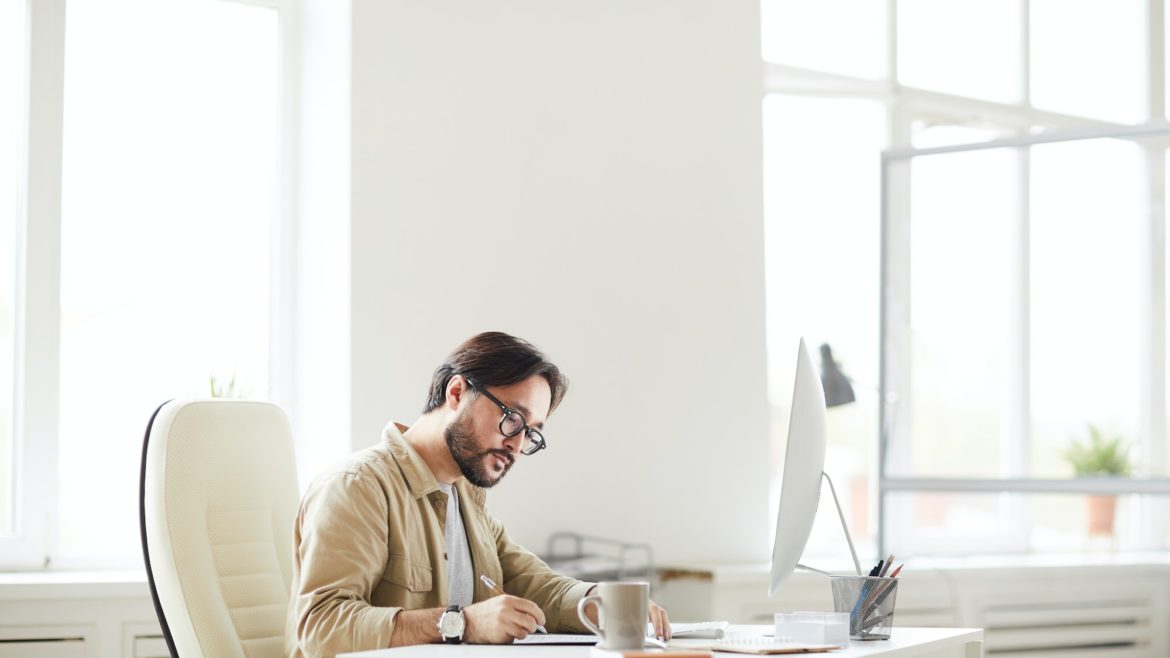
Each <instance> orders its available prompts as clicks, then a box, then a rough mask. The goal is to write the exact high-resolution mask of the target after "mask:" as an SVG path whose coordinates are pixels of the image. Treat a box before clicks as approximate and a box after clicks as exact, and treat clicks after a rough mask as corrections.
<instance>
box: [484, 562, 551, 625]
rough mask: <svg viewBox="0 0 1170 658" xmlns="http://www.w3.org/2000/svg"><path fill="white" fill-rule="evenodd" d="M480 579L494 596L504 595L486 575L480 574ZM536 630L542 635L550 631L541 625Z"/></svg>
mask: <svg viewBox="0 0 1170 658" xmlns="http://www.w3.org/2000/svg"><path fill="white" fill-rule="evenodd" d="M479 579H480V580H481V581H482V582H483V584H484V585H487V588H488V589H489V590H491V593H492V594H495V595H496V596H499V595H501V594H503V593H504V590H502V589H500V586H499V585H497V584H496V581H494V580H492V579H491V578H488V577H487V575H486V574H480V576H479ZM536 630H537V631H539V632H541V633H545V634H547V633H548V631H546V630H544V626H541V625H540V624H537V625H536Z"/></svg>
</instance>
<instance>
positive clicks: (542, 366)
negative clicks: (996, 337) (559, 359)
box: [423, 331, 569, 414]
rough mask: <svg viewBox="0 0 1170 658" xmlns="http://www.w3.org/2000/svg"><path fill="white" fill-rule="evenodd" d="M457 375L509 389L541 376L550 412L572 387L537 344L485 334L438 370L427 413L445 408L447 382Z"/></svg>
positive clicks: (469, 341)
mask: <svg viewBox="0 0 1170 658" xmlns="http://www.w3.org/2000/svg"><path fill="white" fill-rule="evenodd" d="M455 375H463V376H464V377H465V378H468V377H469V378H471V380H472V381H474V382H475V383H476V384H478V385H480V386H508V385H509V384H515V383H516V382H520V381H524V380H525V379H528V378H529V377H531V376H533V375H540V376H542V377H544V378H545V380H547V381H548V387H549V390H550V391H551V394H552V396H551V397H552V399H551V400H550V403H549V408H548V411H549V413H552V411H553V410H554V409H556V408H557V405H558V404H560V403H561V400H562V399H563V398H564V397H565V391H566V390H567V389H568V387H569V380H568V379H566V378H565V376H564V375H563V374H561V371H560V369H559V368H557V367H556V365H554V364H553V363H552V362H551V361H549V360H548V359H547V358H545V356H544V354H543V353H542V352H541V351H540V350H539V349H537V347H536V346H535V345H533V344H532V343H529V342H528V341H526V340H524V339H523V338H516V337H515V336H509V335H508V334H505V333H503V332H500V331H485V332H484V333H482V334H476V335H475V336H472V337H471V338H468V339H467V340H466V341H464V342H463V344H462V345H460V346H459V347H456V348H455V351H453V352H451V354H450V355H448V356H447V359H446V360H445V361H443V365H441V366H439V367H438V368H436V369H435V374H434V377H432V378H431V390H430V392H429V394H428V395H427V404H426V406H425V407H424V408H423V413H424V414H425V413H430V412H431V411H433V410H435V409H438V408H439V407H441V406H442V405H443V400H444V399H445V398H446V397H447V383H448V382H450V381H451V378H452V377H454V376H455Z"/></svg>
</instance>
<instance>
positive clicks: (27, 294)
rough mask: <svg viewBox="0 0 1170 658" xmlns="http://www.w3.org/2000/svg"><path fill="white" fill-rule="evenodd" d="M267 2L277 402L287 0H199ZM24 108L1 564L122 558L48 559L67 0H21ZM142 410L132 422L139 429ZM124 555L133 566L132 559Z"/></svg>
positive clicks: (55, 519)
mask: <svg viewBox="0 0 1170 658" xmlns="http://www.w3.org/2000/svg"><path fill="white" fill-rule="evenodd" d="M204 1H206V2H236V3H240V4H248V5H256V6H261V7H268V8H271V9H273V10H274V11H276V12H277V21H278V28H277V29H278V30H279V35H278V41H279V46H278V47H279V49H280V52H279V54H278V62H279V64H278V66H279V71H278V73H277V75H278V76H279V77H280V80H279V85H280V90H279V98H280V100H279V105H280V107H279V108H277V109H276V110H275V111H274V112H273V116H272V120H273V121H277V122H279V126H278V133H277V134H278V138H277V140H278V142H277V149H276V150H277V152H276V153H273V154H272V157H273V160H272V162H273V166H274V167H276V175H277V181H278V183H277V189H276V191H275V193H274V198H273V213H272V217H271V230H270V249H271V253H270V255H271V261H270V262H271V265H270V269H269V289H270V293H271V294H270V305H269V316H270V327H271V329H270V334H269V353H270V359H269V362H270V366H269V369H270V376H269V381H270V391H269V398H270V399H271V400H272V401H273V402H276V403H277V404H281V405H282V406H287V403H288V402H291V400H292V396H293V392H294V391H293V373H294V370H295V364H294V362H293V359H294V357H295V350H294V338H295V334H294V329H293V322H292V320H293V319H294V318H295V317H296V315H295V308H294V301H295V294H294V292H295V291H294V289H293V282H294V278H293V276H292V275H291V273H292V272H293V270H294V266H295V255H296V238H295V236H296V213H295V207H294V205H295V199H296V196H295V187H294V185H293V182H294V177H295V171H296V166H295V165H296V163H295V159H294V156H295V153H296V148H295V146H296V144H295V139H296V134H297V133H296V118H297V109H296V108H297V106H296V99H297V78H296V72H297V69H296V67H295V62H296V56H297V53H298V51H297V48H298V42H297V39H296V33H295V30H294V28H295V25H296V23H295V14H294V11H293V7H294V6H295V5H294V3H293V1H292V0H204ZM23 4H24V14H25V35H26V38H25V43H24V52H25V61H24V63H23V64H24V74H25V85H24V86H25V90H24V91H25V98H24V100H25V106H26V117H25V123H24V130H22V131H21V133H22V137H23V142H24V143H23V149H22V152H21V153H19V154H17V157H18V158H19V159H20V161H21V167H20V169H21V175H20V178H19V179H18V181H17V185H18V188H19V189H18V194H20V195H22V196H23V199H24V203H23V204H21V205H20V207H18V209H17V216H16V222H15V224H16V245H15V248H16V258H15V262H16V276H15V282H16V286H15V287H16V289H15V290H14V291H13V294H14V300H15V303H14V338H15V340H14V342H13V345H12V346H11V347H12V349H14V351H15V358H14V372H13V381H14V386H13V414H12V416H13V423H12V428H11V431H12V446H13V452H12V476H13V487H12V491H13V497H12V504H13V529H14V532H13V534H12V535H10V536H3V535H0V555H3V556H4V557H3V561H0V570H44V569H50V568H54V569H60V568H69V569H86V568H109V567H114V568H117V567H125V566H127V565H125V564H103V563H101V562H99V561H97V560H94V561H80V562H61V561H59V560H57V559H56V533H57V529H58V525H59V522H60V518H59V509H58V493H57V492H58V483H59V476H58V468H57V464H58V458H59V448H58V434H59V428H58V417H59V414H60V405H59V395H58V387H59V377H60V372H59V366H60V320H61V318H60V310H59V301H60V283H61V277H60V270H61V191H62V156H63V150H62V145H63V130H64V102H65V98H64V88H65V84H64V83H65V80H64V78H65V47H66V36H65V25H66V0H25V2H24V3H23ZM147 420H148V419H147V418H143V419H142V423H143V428H145V426H146V422H147ZM127 558H128V562H132V563H133V564H135V565H136V564H137V559H136V558H135V556H127Z"/></svg>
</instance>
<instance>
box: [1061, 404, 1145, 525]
mask: <svg viewBox="0 0 1170 658" xmlns="http://www.w3.org/2000/svg"><path fill="white" fill-rule="evenodd" d="M1128 453H1129V446H1127V445H1126V441H1125V439H1124V437H1122V436H1119V435H1112V436H1109V435H1106V434H1105V432H1103V431H1102V430H1101V428H1099V427H1097V426H1096V425H1093V424H1091V423H1090V424H1089V440H1088V441H1087V442H1082V441H1073V443H1072V445H1070V446H1069V447H1068V449H1067V450H1065V452H1064V458H1065V459H1066V460H1068V462H1069V464H1071V465H1072V467H1073V471H1074V472H1075V473H1076V476H1077V477H1128V476H1129V474H1130V472H1131V471H1132V468H1131V466H1130V463H1129V454H1128ZM1087 504H1088V512H1089V534H1090V535H1112V534H1113V517H1114V512H1115V511H1116V508H1117V496H1114V495H1111V494H1109V495H1097V496H1089V497H1088V500H1087Z"/></svg>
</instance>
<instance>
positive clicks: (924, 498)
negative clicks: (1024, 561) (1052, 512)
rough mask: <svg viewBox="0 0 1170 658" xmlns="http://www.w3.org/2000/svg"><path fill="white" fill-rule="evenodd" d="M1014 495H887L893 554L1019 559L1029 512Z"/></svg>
mask: <svg viewBox="0 0 1170 658" xmlns="http://www.w3.org/2000/svg"><path fill="white" fill-rule="evenodd" d="M1020 498H1021V497H1020V496H1017V495H1013V494H1001V493H995V494H951V493H939V492H921V493H911V492H892V493H889V494H887V495H886V500H885V504H886V519H888V525H887V526H886V544H887V547H888V548H887V550H888V551H889V552H891V553H893V554H894V555H898V556H907V557H908V556H911V555H961V556H967V555H975V554H979V553H1018V552H1021V551H1023V550H1024V549H1025V547H1026V542H1027V537H1026V532H1027V530H1026V528H1027V526H1026V525H1023V524H1021V523H1018V522H1017V521H1018V520H1019V519H1021V518H1023V517H1022V516H1021V514H1022V513H1023V511H1024V505H1023V504H1022V503H1021V500H1020Z"/></svg>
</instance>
